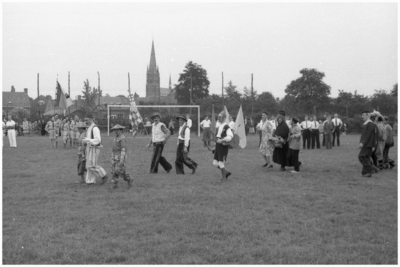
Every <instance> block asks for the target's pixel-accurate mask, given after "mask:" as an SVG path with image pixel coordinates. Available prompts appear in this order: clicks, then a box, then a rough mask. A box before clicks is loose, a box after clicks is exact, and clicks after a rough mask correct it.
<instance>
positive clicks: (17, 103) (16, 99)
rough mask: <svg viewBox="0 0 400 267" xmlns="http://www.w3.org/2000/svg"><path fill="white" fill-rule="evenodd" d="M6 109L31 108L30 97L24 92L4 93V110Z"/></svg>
mask: <svg viewBox="0 0 400 267" xmlns="http://www.w3.org/2000/svg"><path fill="white" fill-rule="evenodd" d="M9 102H11V103H10V104H9ZM5 107H9V108H11V107H13V108H14V107H22V108H31V103H30V101H29V96H28V95H27V94H26V93H24V92H3V108H5Z"/></svg>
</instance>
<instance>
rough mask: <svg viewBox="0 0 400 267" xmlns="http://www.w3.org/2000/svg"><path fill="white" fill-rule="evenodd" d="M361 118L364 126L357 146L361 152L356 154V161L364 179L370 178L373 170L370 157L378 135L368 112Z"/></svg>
mask: <svg viewBox="0 0 400 267" xmlns="http://www.w3.org/2000/svg"><path fill="white" fill-rule="evenodd" d="M362 118H363V120H364V124H363V126H362V130H361V137H360V144H359V148H360V149H361V150H360V153H359V154H358V160H359V161H360V162H361V164H362V165H363V168H362V171H361V175H362V176H364V177H371V175H372V170H373V167H372V165H371V155H372V152H373V151H374V150H375V148H376V146H377V138H376V135H377V134H378V133H377V129H376V127H375V125H374V123H373V122H372V121H371V120H370V114H369V112H368V111H364V112H363V113H362ZM327 141H328V140H327Z"/></svg>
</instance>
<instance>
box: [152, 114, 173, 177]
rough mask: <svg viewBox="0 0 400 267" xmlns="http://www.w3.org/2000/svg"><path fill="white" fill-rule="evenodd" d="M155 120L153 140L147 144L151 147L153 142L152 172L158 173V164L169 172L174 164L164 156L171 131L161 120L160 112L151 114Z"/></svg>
mask: <svg viewBox="0 0 400 267" xmlns="http://www.w3.org/2000/svg"><path fill="white" fill-rule="evenodd" d="M151 119H152V120H153V121H154V123H153V125H152V131H151V141H150V143H149V144H148V145H147V147H148V148H149V147H150V145H151V144H153V156H152V158H151V166H150V173H158V164H161V166H162V167H163V168H164V170H165V171H166V172H167V173H169V172H170V171H171V169H172V165H171V164H170V163H169V162H168V161H167V160H166V159H165V158H164V157H163V156H162V152H163V150H164V145H165V143H166V142H167V140H168V138H169V137H170V132H169V130H168V128H167V126H165V124H164V123H162V122H160V119H161V117H160V113H154V114H153V116H151Z"/></svg>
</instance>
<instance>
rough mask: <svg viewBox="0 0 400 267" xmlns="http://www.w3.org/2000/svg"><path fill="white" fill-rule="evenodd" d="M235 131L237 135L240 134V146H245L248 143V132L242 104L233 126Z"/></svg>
mask: <svg viewBox="0 0 400 267" xmlns="http://www.w3.org/2000/svg"><path fill="white" fill-rule="evenodd" d="M233 131H234V133H235V135H238V136H239V140H240V141H239V146H240V147H241V148H245V147H246V144H247V140H246V132H245V129H244V118H243V111H242V105H240V109H239V112H238V115H237V116H236V121H235V126H233Z"/></svg>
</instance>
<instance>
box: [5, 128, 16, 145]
mask: <svg viewBox="0 0 400 267" xmlns="http://www.w3.org/2000/svg"><path fill="white" fill-rule="evenodd" d="M7 135H8V140H9V141H10V147H17V139H16V137H15V130H8V131H7Z"/></svg>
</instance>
